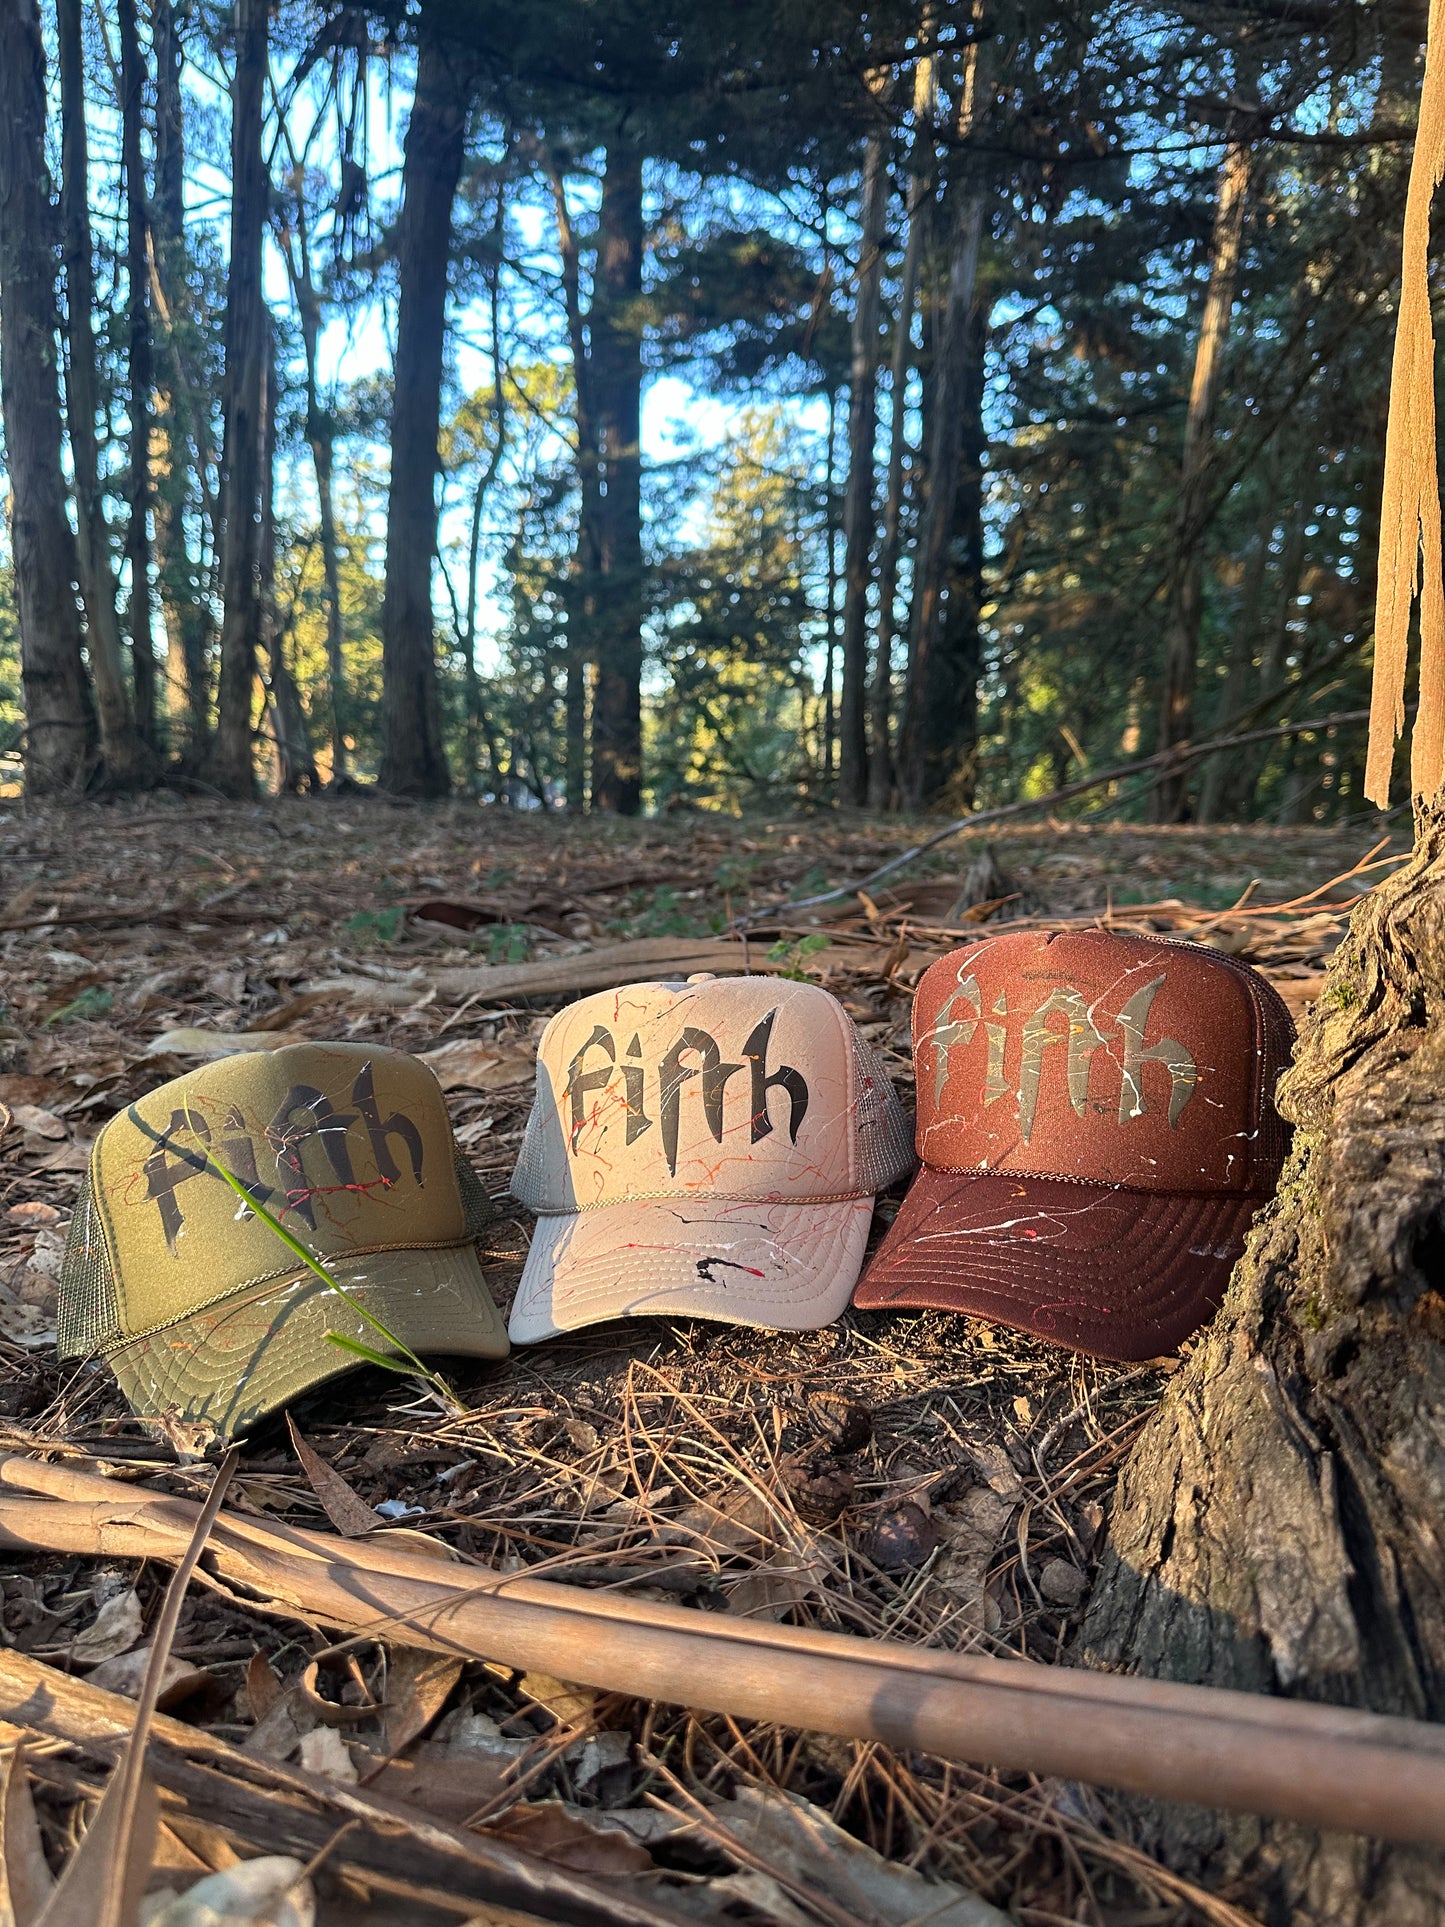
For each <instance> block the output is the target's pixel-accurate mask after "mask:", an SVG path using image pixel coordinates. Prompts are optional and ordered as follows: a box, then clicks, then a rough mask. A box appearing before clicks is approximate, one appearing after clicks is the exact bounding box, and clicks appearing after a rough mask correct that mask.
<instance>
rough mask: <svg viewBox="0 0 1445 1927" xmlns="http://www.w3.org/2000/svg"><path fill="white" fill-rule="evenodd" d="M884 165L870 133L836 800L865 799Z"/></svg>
mask: <svg viewBox="0 0 1445 1927" xmlns="http://www.w3.org/2000/svg"><path fill="white" fill-rule="evenodd" d="M887 212H888V166H887V162H886V159H885V157H884V152H883V141H882V138H881V137H880V136H878V135H874V136H872V137H871V138H870V139H869V142H868V148H867V155H866V158H865V161H864V166H863V216H862V230H863V231H862V238H861V241H860V243H859V256H858V294H857V298H856V300H855V302H854V304H853V343H852V347H853V354H852V364H851V368H850V371H849V385H848V482H847V488H846V492H845V494H844V497H843V689H842V703H841V706H840V709H839V715H838V801H839V802H840V803H843V804H845V805H848V806H851V807H852V808H855V809H857V808H861V807H862V805H863V804H864V803H866V802H867V800H868V734H867V727H866V722H865V713H864V712H865V709H866V704H867V692H868V580H869V574H868V563H869V559H870V557H871V556H872V553H873V536H874V532H875V523H874V515H873V482H874V474H873V445H874V442H875V441H876V439H877V435H878V317H879V306H880V294H881V290H882V281H883V223H884V217H885V216H886V214H887Z"/></svg>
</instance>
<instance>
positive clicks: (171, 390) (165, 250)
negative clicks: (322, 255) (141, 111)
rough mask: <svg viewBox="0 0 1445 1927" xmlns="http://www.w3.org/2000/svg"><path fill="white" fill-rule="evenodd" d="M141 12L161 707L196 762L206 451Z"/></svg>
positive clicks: (179, 188)
mask: <svg viewBox="0 0 1445 1927" xmlns="http://www.w3.org/2000/svg"><path fill="white" fill-rule="evenodd" d="M150 16H151V41H152V46H153V48H154V51H155V62H156V160H155V193H154V195H153V196H152V200H151V209H150V217H151V218H150V231H151V242H152V255H153V259H152V262H151V270H152V278H151V301H152V306H153V309H154V312H155V315H156V318H157V319H158V321H159V322H160V327H161V341H162V343H163V353H162V355H161V363H162V367H163V368H164V369H165V370H166V371H167V372H166V373H165V374H163V375H162V376H161V378H160V379H159V381H158V383H157V389H156V409H155V421H154V429H153V435H154V447H155V451H156V472H155V475H154V477H153V478H152V490H151V493H152V512H153V515H154V520H155V549H156V578H157V582H156V586H157V588H158V589H159V591H160V603H161V617H162V620H163V622H164V624H165V631H166V711H167V715H168V718H169V724H170V741H171V748H172V750H178V751H179V753H180V760H181V762H182V763H183V764H199V763H200V762H202V761H203V760H204V758H205V753H206V745H207V741H208V738H209V736H210V729H211V724H210V666H209V658H210V652H211V645H212V643H213V641H214V628H215V625H214V622H213V620H212V616H211V609H210V601H209V598H208V597H207V596H206V595H205V594H204V592H203V588H202V581H201V567H200V564H199V563H198V562H197V561H196V560H195V559H194V557H193V556H192V554H191V548H190V540H189V537H188V535H187V531H186V510H187V507H188V506H189V505H190V503H191V502H192V501H194V500H195V499H196V497H197V495H199V496H200V498H201V500H202V501H203V502H208V501H209V492H208V482H207V479H206V477H207V470H208V467H209V463H210V450H209V445H208V437H207V435H206V432H205V421H204V415H203V414H201V413H200V411H198V410H197V407H196V398H195V393H194V384H193V383H192V382H191V380H190V377H189V375H188V372H187V367H186V355H185V351H184V344H183V336H184V333H185V331H186V329H187V328H188V327H189V325H190V305H191V304H190V295H189V288H188V286H187V280H186V235H185V122H184V118H183V109H182V97H181V65H182V49H181V36H180V31H179V27H178V23H177V20H176V14H175V8H174V6H173V5H172V0H150ZM198 415H199V419H198ZM193 449H194V451H195V453H194V461H193V459H192V450H193ZM214 519H215V518H214V517H213V518H212V522H213V526H214Z"/></svg>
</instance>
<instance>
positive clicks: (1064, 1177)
mask: <svg viewBox="0 0 1445 1927" xmlns="http://www.w3.org/2000/svg"><path fill="white" fill-rule="evenodd" d="M918 1168H919V1171H920V1173H922V1172H924V1171H933V1172H936V1173H937V1174H938V1176H939V1177H945V1178H1020V1179H1022V1178H1047V1179H1048V1180H1049V1182H1050V1183H1051V1184H1086V1185H1088V1186H1089V1187H1090V1189H1091V1190H1097V1191H1140V1192H1143V1193H1144V1195H1145V1196H1146V1197H1151V1198H1253V1197H1260V1198H1269V1197H1272V1196H1273V1195H1274V1193H1273V1191H1272V1190H1268V1191H1264V1190H1261V1191H1256V1190H1255V1189H1254V1188H1253V1187H1250V1188H1249V1189H1247V1190H1225V1189H1223V1188H1221V1187H1218V1186H1212V1187H1211V1188H1210V1189H1209V1190H1207V1191H1200V1190H1194V1189H1191V1188H1190V1186H1188V1185H1186V1184H1171V1185H1156V1184H1141V1183H1140V1182H1139V1181H1138V1179H1129V1178H1081V1177H1080V1176H1079V1175H1078V1173H1077V1172H1068V1171H1036V1170H1032V1169H1030V1170H1027V1171H1006V1170H1004V1169H1003V1168H1002V1167H1001V1166H999V1165H997V1164H991V1165H988V1166H986V1167H984V1168H982V1169H980V1167H979V1166H978V1165H976V1164H929V1163H928V1162H927V1160H926V1159H923V1158H920V1159H919V1167H918Z"/></svg>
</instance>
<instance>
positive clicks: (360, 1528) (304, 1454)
mask: <svg viewBox="0 0 1445 1927" xmlns="http://www.w3.org/2000/svg"><path fill="white" fill-rule="evenodd" d="M286 1424H287V1426H288V1427H289V1428H290V1432H291V1443H292V1445H293V1446H294V1447H295V1449H296V1456H297V1458H298V1459H300V1461H301V1470H302V1471H303V1472H304V1473H305V1474H306V1477H307V1478H308V1479H309V1480H310V1482H311V1490H312V1491H313V1492H314V1493H315V1494H316V1496H317V1498H318V1499H319V1500H320V1501H321V1503H322V1505H323V1506H324V1507H325V1510H326V1516H327V1518H328V1519H329V1520H330V1521H331V1523H332V1525H334V1526H335V1527H336V1530H337V1531H338V1532H339V1533H340V1534H341V1536H342V1538H343V1539H359V1538H361V1537H362V1535H363V1534H364V1533H367V1532H375V1530H376V1528H377V1526H378V1525H379V1524H380V1521H379V1520H378V1518H377V1516H376V1513H375V1512H374V1511H373V1510H372V1508H371V1507H370V1506H369V1505H368V1504H367V1503H366V1501H365V1500H364V1499H359V1498H358V1497H357V1495H356V1494H355V1493H354V1492H353V1491H352V1489H351V1487H350V1486H349V1485H348V1484H347V1482H346V1480H345V1479H343V1478H342V1476H341V1474H340V1473H339V1472H338V1471H337V1470H336V1468H335V1466H333V1465H328V1464H327V1463H326V1461H325V1459H323V1458H322V1456H321V1454H320V1453H319V1452H317V1451H314V1450H313V1449H312V1447H311V1446H309V1445H308V1444H307V1443H306V1441H305V1439H304V1438H302V1436H301V1433H300V1431H299V1430H298V1429H297V1425H296V1421H295V1419H293V1418H292V1416H291V1414H290V1413H289V1412H288V1413H287V1414H286Z"/></svg>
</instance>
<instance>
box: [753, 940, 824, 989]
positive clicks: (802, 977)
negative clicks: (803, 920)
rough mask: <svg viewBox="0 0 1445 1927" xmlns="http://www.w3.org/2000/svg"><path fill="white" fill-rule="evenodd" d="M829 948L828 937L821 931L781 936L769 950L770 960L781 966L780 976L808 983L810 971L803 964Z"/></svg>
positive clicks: (778, 973) (796, 981) (778, 972)
mask: <svg viewBox="0 0 1445 1927" xmlns="http://www.w3.org/2000/svg"><path fill="white" fill-rule="evenodd" d="M827 948H828V939H827V938H826V937H825V936H824V935H823V934H822V933H821V931H817V930H814V931H812V932H811V933H810V934H809V935H808V936H806V937H798V938H789V937H780V938H779V940H778V941H777V943H775V944H774V945H773V946H772V948H771V949H770V950H769V952H768V962H769V963H774V964H778V965H779V966H780V968H779V970H778V971H777V975H778V976H779V977H790V978H792V979H793V981H794V982H795V983H807V982H808V973H807V971H806V970H804V968H803V965H804V964H805V963H806V962H807V961H808V959H809V957H816V956H817V954H818V952H819V951H820V950H826V949H827Z"/></svg>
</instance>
